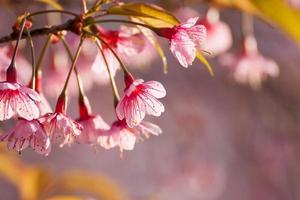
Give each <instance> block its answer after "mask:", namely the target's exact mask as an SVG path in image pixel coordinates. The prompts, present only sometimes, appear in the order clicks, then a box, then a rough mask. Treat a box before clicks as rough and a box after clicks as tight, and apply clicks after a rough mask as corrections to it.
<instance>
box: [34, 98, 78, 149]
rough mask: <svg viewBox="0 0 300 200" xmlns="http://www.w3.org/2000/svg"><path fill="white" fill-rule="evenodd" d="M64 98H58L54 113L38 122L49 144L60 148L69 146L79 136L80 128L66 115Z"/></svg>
mask: <svg viewBox="0 0 300 200" xmlns="http://www.w3.org/2000/svg"><path fill="white" fill-rule="evenodd" d="M65 113H66V97H60V98H59V99H58V102H57V104H56V110H55V112H54V113H48V114H46V115H44V116H42V117H40V118H39V119H38V120H39V121H40V123H42V124H43V126H44V128H45V130H46V132H47V134H48V135H49V137H50V140H51V142H53V143H60V147H63V146H64V145H66V144H67V145H69V146H70V145H71V144H72V143H73V142H74V141H75V140H76V137H78V136H79V135H80V134H81V131H82V126H81V125H80V124H79V123H78V122H76V121H74V120H73V119H71V118H70V117H69V116H67V115H66V114H65Z"/></svg>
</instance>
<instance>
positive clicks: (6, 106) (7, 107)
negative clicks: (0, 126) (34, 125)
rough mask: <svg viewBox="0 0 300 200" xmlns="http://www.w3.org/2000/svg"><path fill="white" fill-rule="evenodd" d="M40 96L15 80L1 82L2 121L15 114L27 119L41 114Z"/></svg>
mask: <svg viewBox="0 0 300 200" xmlns="http://www.w3.org/2000/svg"><path fill="white" fill-rule="evenodd" d="M40 101H41V98H40V96H39V95H38V94H37V93H36V92H35V91H33V90H32V89H30V88H28V87H25V86H23V85H20V84H18V83H16V82H15V83H14V82H0V121H3V120H7V119H10V118H11V117H13V116H14V115H17V116H19V117H22V118H24V119H27V120H32V119H34V118H37V117H38V116H39V114H40V113H39V109H38V107H37V103H38V102H40Z"/></svg>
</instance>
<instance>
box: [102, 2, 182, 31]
mask: <svg viewBox="0 0 300 200" xmlns="http://www.w3.org/2000/svg"><path fill="white" fill-rule="evenodd" d="M108 13H109V14H114V15H125V16H135V17H138V18H140V19H141V20H143V21H144V22H145V23H147V24H149V25H152V26H154V27H162V26H163V27H166V26H173V25H176V24H178V23H179V21H178V20H177V19H176V17H174V16H173V15H172V14H171V13H169V12H168V11H166V10H164V9H162V8H160V7H158V6H155V5H152V4H146V3H127V4H121V5H116V6H113V7H111V8H109V9H108Z"/></svg>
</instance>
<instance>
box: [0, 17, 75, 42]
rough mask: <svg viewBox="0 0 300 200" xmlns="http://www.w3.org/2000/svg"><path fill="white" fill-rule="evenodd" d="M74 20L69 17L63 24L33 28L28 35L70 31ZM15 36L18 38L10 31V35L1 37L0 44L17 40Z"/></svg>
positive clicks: (23, 35) (24, 35)
mask: <svg viewBox="0 0 300 200" xmlns="http://www.w3.org/2000/svg"><path fill="white" fill-rule="evenodd" d="M75 20H76V19H70V20H68V21H67V22H65V23H64V24H60V25H55V26H50V27H43V28H38V29H34V30H32V31H30V35H31V37H36V36H41V35H48V34H51V33H58V32H60V31H64V30H66V31H71V30H72V26H73V24H74V22H75ZM26 37H27V34H26V33H23V34H22V38H26ZM17 38H18V35H17V34H14V33H11V34H10V35H7V36H4V37H1V38H0V44H2V43H5V42H10V41H14V40H17Z"/></svg>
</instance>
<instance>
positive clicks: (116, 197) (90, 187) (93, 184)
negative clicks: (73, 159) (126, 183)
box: [57, 171, 128, 200]
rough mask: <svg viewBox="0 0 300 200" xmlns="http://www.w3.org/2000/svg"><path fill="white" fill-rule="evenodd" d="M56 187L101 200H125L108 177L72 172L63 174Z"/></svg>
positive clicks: (123, 195) (121, 192)
mask: <svg viewBox="0 0 300 200" xmlns="http://www.w3.org/2000/svg"><path fill="white" fill-rule="evenodd" d="M57 187H58V189H59V190H62V191H64V192H83V193H87V194H89V195H93V196H95V197H97V198H98V199H103V200H126V199H128V198H126V196H125V194H124V192H123V191H122V190H121V189H120V188H119V187H118V186H117V185H116V184H115V183H114V182H113V181H111V180H110V179H109V178H108V177H105V176H101V175H95V174H91V173H86V172H82V171H73V172H68V173H66V174H64V175H63V176H62V177H60V178H59V179H58V181H57Z"/></svg>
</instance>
